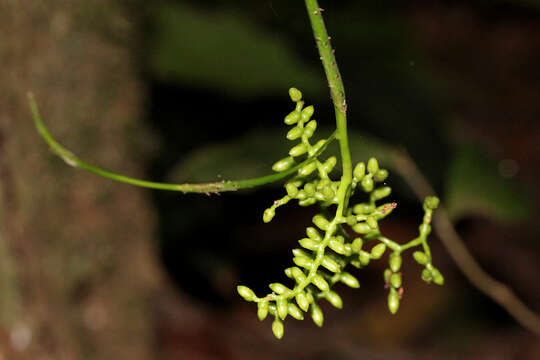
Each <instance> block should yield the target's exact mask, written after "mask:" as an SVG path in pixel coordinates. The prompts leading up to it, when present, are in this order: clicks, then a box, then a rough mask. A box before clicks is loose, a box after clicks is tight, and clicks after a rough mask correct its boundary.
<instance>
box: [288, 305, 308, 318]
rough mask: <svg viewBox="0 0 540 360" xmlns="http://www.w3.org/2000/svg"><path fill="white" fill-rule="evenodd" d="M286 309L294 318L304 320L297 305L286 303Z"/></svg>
mask: <svg viewBox="0 0 540 360" xmlns="http://www.w3.org/2000/svg"><path fill="white" fill-rule="evenodd" d="M288 311H289V314H290V315H291V316H292V317H293V318H295V319H296V320H304V314H303V313H302V311H301V310H300V309H299V308H298V306H296V305H294V304H293V303H289V304H288Z"/></svg>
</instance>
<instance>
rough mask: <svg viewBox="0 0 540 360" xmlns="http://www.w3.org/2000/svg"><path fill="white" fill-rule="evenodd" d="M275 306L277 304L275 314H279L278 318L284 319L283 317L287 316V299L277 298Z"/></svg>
mask: <svg viewBox="0 0 540 360" xmlns="http://www.w3.org/2000/svg"><path fill="white" fill-rule="evenodd" d="M276 306H277V309H276V310H277V315H278V316H279V318H280V319H281V320H285V318H286V317H287V314H288V313H289V307H288V305H287V300H286V299H278V300H277V302H276Z"/></svg>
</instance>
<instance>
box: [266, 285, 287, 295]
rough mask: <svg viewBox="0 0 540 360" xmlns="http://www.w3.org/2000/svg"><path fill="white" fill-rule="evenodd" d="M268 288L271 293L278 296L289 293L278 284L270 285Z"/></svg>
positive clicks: (284, 287)
mask: <svg viewBox="0 0 540 360" xmlns="http://www.w3.org/2000/svg"><path fill="white" fill-rule="evenodd" d="M268 286H269V287H270V289H272V291H273V292H275V293H276V294H278V295H281V294H285V293H288V292H290V291H291V290H290V289H289V288H287V287H286V286H285V285H283V284H280V283H272V284H270V285H268Z"/></svg>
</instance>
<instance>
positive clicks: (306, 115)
mask: <svg viewBox="0 0 540 360" xmlns="http://www.w3.org/2000/svg"><path fill="white" fill-rule="evenodd" d="M314 112H315V108H314V107H313V105H309V106H306V107H305V108H304V109H303V110H302V114H301V115H300V116H301V117H302V121H304V122H306V121H308V120H309V119H310V118H311V116H312V115H313V113H314Z"/></svg>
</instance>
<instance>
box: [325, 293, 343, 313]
mask: <svg viewBox="0 0 540 360" xmlns="http://www.w3.org/2000/svg"><path fill="white" fill-rule="evenodd" d="M325 297H326V300H328V301H329V302H330V304H332V305H333V306H334V307H336V308H338V309H341V308H343V300H342V299H341V296H339V295H338V294H337V293H336V292H334V291H328V292H327V293H326V296H325Z"/></svg>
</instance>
